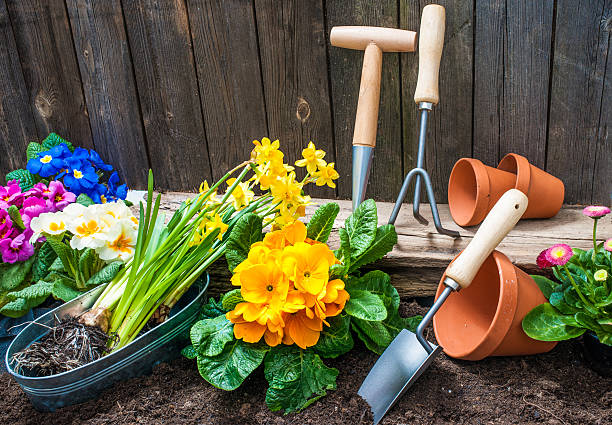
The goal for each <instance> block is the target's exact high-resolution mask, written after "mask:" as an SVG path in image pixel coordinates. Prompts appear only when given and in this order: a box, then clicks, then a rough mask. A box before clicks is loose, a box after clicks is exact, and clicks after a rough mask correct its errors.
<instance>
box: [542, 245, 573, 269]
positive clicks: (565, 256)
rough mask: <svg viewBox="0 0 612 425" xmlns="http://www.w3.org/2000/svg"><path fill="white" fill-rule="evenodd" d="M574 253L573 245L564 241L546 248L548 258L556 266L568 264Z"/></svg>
mask: <svg viewBox="0 0 612 425" xmlns="http://www.w3.org/2000/svg"><path fill="white" fill-rule="evenodd" d="M572 255H574V253H573V252H572V247H570V246H569V245H567V244H564V243H560V244H557V245H553V246H551V247H550V248H548V249H547V250H546V260H547V261H548V262H549V263H551V264H552V265H555V266H563V265H565V264H567V262H568V261H569V260H570V258H572Z"/></svg>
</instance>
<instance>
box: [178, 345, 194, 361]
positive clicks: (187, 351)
mask: <svg viewBox="0 0 612 425" xmlns="http://www.w3.org/2000/svg"><path fill="white" fill-rule="evenodd" d="M181 354H182V355H183V356H185V357H187V358H188V359H189V360H193V359H195V358H196V357H198V353H197V351H196V350H195V348H193V345H188V346H187V347H185V348H183V349H182V350H181Z"/></svg>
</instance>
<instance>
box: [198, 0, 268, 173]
mask: <svg viewBox="0 0 612 425" xmlns="http://www.w3.org/2000/svg"><path fill="white" fill-rule="evenodd" d="M187 6H188V7H187V10H188V14H189V23H190V27H191V37H192V40H193V53H194V57H195V63H196V69H197V75H198V83H199V87H200V101H201V104H202V111H203V114H204V122H205V127H206V136H207V141H208V153H209V156H210V161H211V165H212V175H213V178H214V179H215V180H218V179H219V178H221V177H222V176H223V174H225V172H226V170H229V169H231V168H233V167H235V166H236V165H237V164H239V163H241V162H242V161H244V160H246V159H248V156H249V153H250V151H251V149H252V148H253V144H252V141H253V140H254V139H258V140H260V139H261V138H262V137H265V136H267V135H268V134H269V133H268V126H267V124H266V110H265V106H264V105H265V103H264V95H263V89H262V80H261V72H260V64H259V45H258V40H257V32H256V25H255V16H254V6H253V4H252V2H249V1H224V0H187ZM272 136H273V135H272Z"/></svg>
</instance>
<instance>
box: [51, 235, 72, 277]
mask: <svg viewBox="0 0 612 425" xmlns="http://www.w3.org/2000/svg"><path fill="white" fill-rule="evenodd" d="M63 237H64V236H63V234H62V235H49V236H48V237H47V243H48V244H49V245H51V248H53V251H55V253H56V254H57V256H58V257H59V258H60V260H61V261H62V264H63V265H64V270H66V271H69V270H76V268H77V267H78V264H77V259H76V258H75V253H76V251H73V250H72V248H70V246H68V245H67V244H66V243H64V242H63Z"/></svg>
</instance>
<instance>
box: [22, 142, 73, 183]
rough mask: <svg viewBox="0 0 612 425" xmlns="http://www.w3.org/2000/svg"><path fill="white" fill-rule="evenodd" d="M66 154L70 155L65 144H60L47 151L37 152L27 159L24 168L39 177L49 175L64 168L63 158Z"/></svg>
mask: <svg viewBox="0 0 612 425" xmlns="http://www.w3.org/2000/svg"><path fill="white" fill-rule="evenodd" d="M67 155H70V150H69V149H68V147H67V146H66V145H65V144H60V145H57V146H54V147H52V148H51V149H49V150H48V151H45V152H39V153H38V155H37V156H36V158H32V159H30V160H29V161H28V164H27V165H26V168H27V169H28V171H29V172H30V173H32V174H37V175H39V176H40V177H44V178H47V177H51V176H52V175H54V174H57V173H58V172H59V171H61V170H62V169H63V168H64V166H65V164H64V158H66V156H67Z"/></svg>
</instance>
